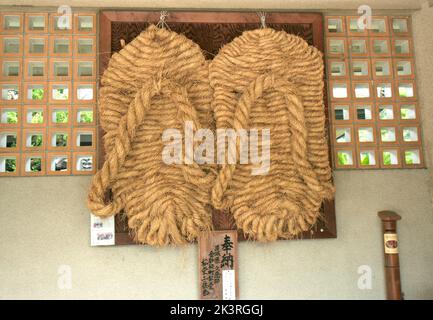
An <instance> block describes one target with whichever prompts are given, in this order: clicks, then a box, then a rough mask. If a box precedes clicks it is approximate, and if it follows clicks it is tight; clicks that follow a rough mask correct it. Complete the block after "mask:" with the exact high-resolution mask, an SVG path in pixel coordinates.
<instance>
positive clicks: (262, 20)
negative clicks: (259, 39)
mask: <svg viewBox="0 0 433 320" xmlns="http://www.w3.org/2000/svg"><path fill="white" fill-rule="evenodd" d="M257 15H258V16H259V18H260V24H261V28H262V29H266V12H264V11H259V12H257Z"/></svg>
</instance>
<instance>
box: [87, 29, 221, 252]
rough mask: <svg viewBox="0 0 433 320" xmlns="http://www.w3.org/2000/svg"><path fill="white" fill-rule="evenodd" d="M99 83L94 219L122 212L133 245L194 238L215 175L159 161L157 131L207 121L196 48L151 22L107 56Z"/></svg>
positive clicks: (204, 81)
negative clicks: (100, 157)
mask: <svg viewBox="0 0 433 320" xmlns="http://www.w3.org/2000/svg"><path fill="white" fill-rule="evenodd" d="M101 82H102V86H103V87H102V88H101V90H100V96H99V114H100V123H101V126H102V127H103V129H104V130H105V132H106V134H105V136H104V145H105V150H106V159H105V163H104V165H103V167H102V168H101V170H99V171H98V172H97V174H96V175H95V176H94V178H93V180H92V184H91V187H90V190H89V194H88V207H89V208H90V210H91V211H92V212H93V213H94V214H96V215H98V216H102V217H105V216H111V215H114V214H117V213H119V212H120V211H121V210H124V212H125V213H126V215H127V217H128V225H129V227H130V228H131V229H132V230H133V233H134V235H135V240H136V241H138V242H140V243H146V244H150V245H158V246H162V245H167V244H171V243H172V244H182V243H185V242H189V241H194V240H195V239H196V238H197V236H198V235H199V233H200V232H201V231H206V230H209V229H211V225H212V222H211V220H212V219H211V214H210V210H211V208H210V205H209V204H210V196H209V195H210V188H211V186H212V184H213V181H214V179H215V175H214V174H213V170H212V168H206V167H203V166H201V167H199V166H198V165H197V164H193V165H166V164H164V162H163V161H162V151H163V148H164V145H163V141H162V133H163V131H164V129H166V128H175V129H178V130H180V132H183V126H184V122H185V121H192V123H193V127H194V129H195V130H196V129H199V128H201V127H204V128H212V126H213V124H212V117H211V113H210V112H211V109H210V103H211V90H210V87H209V80H208V64H207V62H206V61H205V59H204V57H203V54H202V52H201V50H200V48H199V47H198V46H197V45H196V44H194V43H193V42H192V41H190V40H188V39H187V38H186V37H184V36H181V35H178V34H176V33H174V32H171V31H168V30H165V29H159V28H157V27H155V26H151V27H149V28H148V29H147V30H145V31H143V32H142V33H141V34H140V35H139V36H138V37H137V38H135V39H134V40H133V41H132V42H131V43H129V44H128V45H127V46H125V47H124V48H123V49H122V50H121V51H120V52H119V53H115V54H114V55H113V56H112V58H111V60H110V63H109V66H108V68H107V69H106V71H105V72H104V75H103V77H102V80H101ZM110 191H111V197H110V195H109V192H110Z"/></svg>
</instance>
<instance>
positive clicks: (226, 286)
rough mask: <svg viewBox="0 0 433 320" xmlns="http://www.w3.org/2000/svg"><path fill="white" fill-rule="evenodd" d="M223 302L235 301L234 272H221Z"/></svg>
mask: <svg viewBox="0 0 433 320" xmlns="http://www.w3.org/2000/svg"><path fill="white" fill-rule="evenodd" d="M223 300H236V288H235V270H223Z"/></svg>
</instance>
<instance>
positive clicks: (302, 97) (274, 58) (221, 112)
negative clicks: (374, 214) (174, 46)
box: [209, 28, 334, 241]
mask: <svg viewBox="0 0 433 320" xmlns="http://www.w3.org/2000/svg"><path fill="white" fill-rule="evenodd" d="M209 74H210V82H211V87H212V89H213V90H214V94H213V102H212V105H213V110H214V116H215V119H216V126H217V128H234V129H240V128H243V129H250V128H256V129H261V128H270V133H271V139H270V141H271V148H270V149H271V150H270V151H271V157H270V160H271V166H270V170H269V172H268V174H266V175H258V176H253V175H251V168H252V166H253V165H239V164H237V165H223V166H222V168H221V170H220V171H219V174H218V177H217V179H216V182H215V185H214V187H213V190H212V203H213V205H214V207H215V208H230V211H231V213H232V214H233V215H234V218H235V221H236V224H237V227H238V228H239V229H242V230H243V232H244V233H245V235H246V236H247V237H250V238H254V239H258V240H263V241H272V240H276V239H277V238H292V237H294V236H296V235H298V234H299V233H301V232H302V231H307V230H308V229H309V228H310V227H311V226H312V225H313V224H314V223H315V222H316V220H317V218H318V217H319V214H320V207H321V204H322V202H323V200H324V199H326V198H328V199H329V198H332V196H333V192H334V189H333V186H332V184H331V169H330V166H329V159H328V147H327V135H326V131H325V113H324V105H323V89H324V83H323V60H322V55H321V53H320V51H319V50H317V49H316V48H314V47H310V46H308V44H307V43H306V42H305V41H304V40H303V39H301V38H299V37H297V36H294V35H290V34H287V33H286V32H284V31H275V30H273V29H269V28H268V29H259V30H254V31H248V32H244V33H243V34H242V36H240V37H238V38H236V39H234V40H233V41H232V42H231V43H229V44H227V45H225V46H224V47H223V48H222V49H221V50H220V52H219V54H218V55H217V57H216V58H215V59H214V60H213V61H212V63H211V65H210V71H209ZM259 143H260V139H259ZM259 145H260V144H259ZM236 151H237V152H239V147H238V150H229V152H232V153H233V152H236Z"/></svg>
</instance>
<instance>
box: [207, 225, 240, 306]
mask: <svg viewBox="0 0 433 320" xmlns="http://www.w3.org/2000/svg"><path fill="white" fill-rule="evenodd" d="M237 247H238V235H237V231H236V230H221V231H210V232H203V233H202V234H201V235H200V238H199V279H200V299H203V300H236V299H238V295H239V286H238V274H237V273H238V252H237Z"/></svg>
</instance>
